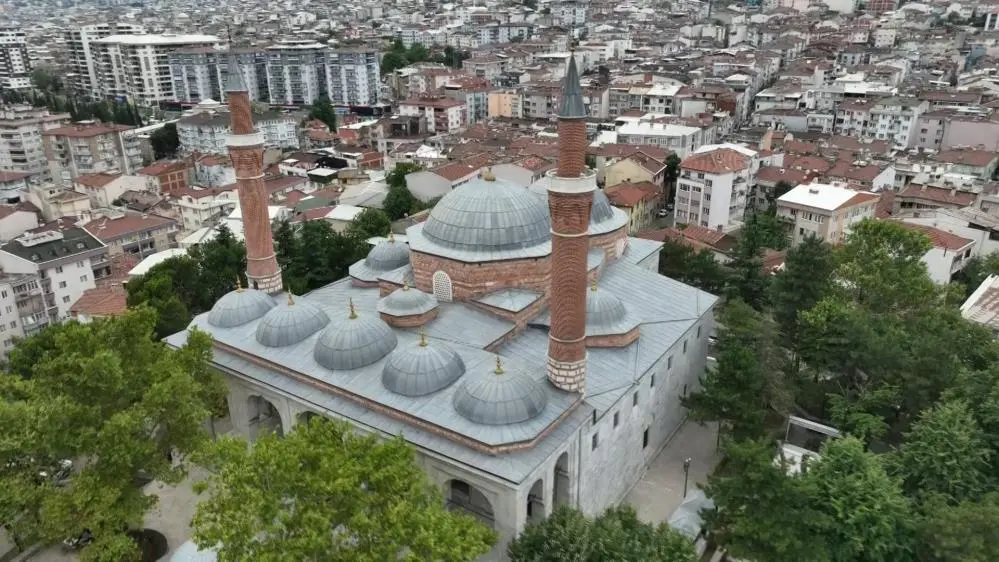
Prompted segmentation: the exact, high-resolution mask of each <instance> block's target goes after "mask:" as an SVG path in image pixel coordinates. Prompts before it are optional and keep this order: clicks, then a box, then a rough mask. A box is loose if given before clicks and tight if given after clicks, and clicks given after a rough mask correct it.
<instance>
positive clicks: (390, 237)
mask: <svg viewBox="0 0 999 562" xmlns="http://www.w3.org/2000/svg"><path fill="white" fill-rule="evenodd" d="M388 241H389V243H390V244H395V235H394V234H392V232H391V231H389V233H388Z"/></svg>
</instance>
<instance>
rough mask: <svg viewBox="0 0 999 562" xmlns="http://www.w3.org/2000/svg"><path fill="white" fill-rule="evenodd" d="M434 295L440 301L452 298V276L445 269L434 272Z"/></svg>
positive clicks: (448, 300) (449, 300) (447, 300)
mask: <svg viewBox="0 0 999 562" xmlns="http://www.w3.org/2000/svg"><path fill="white" fill-rule="evenodd" d="M434 297H436V298H437V300H438V301H439V302H451V300H452V293H451V278H450V277H448V275H447V273H444V272H443V271H438V272H437V273H434Z"/></svg>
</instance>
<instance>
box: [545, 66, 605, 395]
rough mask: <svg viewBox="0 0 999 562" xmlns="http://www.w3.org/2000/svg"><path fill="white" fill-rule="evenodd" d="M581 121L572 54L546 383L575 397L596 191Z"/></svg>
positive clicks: (555, 193) (553, 186)
mask: <svg viewBox="0 0 999 562" xmlns="http://www.w3.org/2000/svg"><path fill="white" fill-rule="evenodd" d="M585 118H586V108H585V106H584V105H583V92H582V89H581V88H580V85H579V71H578V70H577V69H576V53H575V51H573V52H572V53H571V54H570V59H569V68H568V69H567V70H566V73H565V83H564V84H563V85H562V101H561V104H560V107H559V114H558V137H559V138H558V168H557V170H556V172H555V175H554V176H552V177H551V183H550V184H549V186H548V203H549V207H550V208H551V219H552V270H551V271H552V272H551V298H550V301H549V306H550V308H551V330H550V331H549V335H548V380H549V381H551V383H552V384H554V385H555V386H557V387H558V388H561V389H562V390H567V391H570V392H579V393H583V392H585V390H586V286H587V283H586V274H587V267H586V254H587V252H588V251H589V246H590V239H589V236H588V231H589V227H590V208H591V207H592V206H593V192H594V191H595V190H596V188H597V183H596V177H595V175H594V174H593V173H592V172H591V171H589V170H587V168H586V122H585Z"/></svg>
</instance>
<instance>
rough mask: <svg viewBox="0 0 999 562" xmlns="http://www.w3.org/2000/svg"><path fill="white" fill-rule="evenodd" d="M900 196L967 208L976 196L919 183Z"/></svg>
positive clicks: (909, 186) (912, 184) (907, 187)
mask: <svg viewBox="0 0 999 562" xmlns="http://www.w3.org/2000/svg"><path fill="white" fill-rule="evenodd" d="M898 196H899V197H905V198H910V199H922V200H923V201H933V202H934V203H942V204H945V205H957V206H960V207H967V206H968V205H971V204H972V203H974V202H975V194H974V193H971V192H968V191H958V190H956V189H947V188H945V187H934V186H929V185H920V184H917V183H910V184H909V185H908V186H906V187H905V189H903V190H902V191H901V192H900V193H899V194H898Z"/></svg>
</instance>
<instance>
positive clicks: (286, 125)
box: [177, 100, 299, 154]
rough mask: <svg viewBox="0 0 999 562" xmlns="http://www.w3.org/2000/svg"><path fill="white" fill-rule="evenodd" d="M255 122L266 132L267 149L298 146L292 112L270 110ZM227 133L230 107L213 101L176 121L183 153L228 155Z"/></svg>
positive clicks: (206, 102)
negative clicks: (290, 113) (289, 113)
mask: <svg viewBox="0 0 999 562" xmlns="http://www.w3.org/2000/svg"><path fill="white" fill-rule="evenodd" d="M254 125H255V126H256V128H257V130H258V131H260V132H261V133H262V134H263V135H264V146H265V147H266V148H280V149H284V150H295V149H298V147H299V142H298V125H297V122H296V120H295V118H294V117H292V116H291V115H288V114H284V113H279V112H276V111H268V112H267V113H264V114H261V115H254ZM228 136H229V111H228V108H227V107H225V106H222V105H220V104H219V103H218V102H215V101H214V100H205V101H204V102H202V103H200V104H198V106H197V107H196V108H195V109H194V111H193V112H192V113H191V114H190V115H187V116H185V117H181V118H180V120H178V121H177V138H178V139H179V140H180V150H181V151H182V152H184V153H192V152H198V153H201V154H226V153H227V151H228V148H226V144H225V143H226V138H227V137H228Z"/></svg>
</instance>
